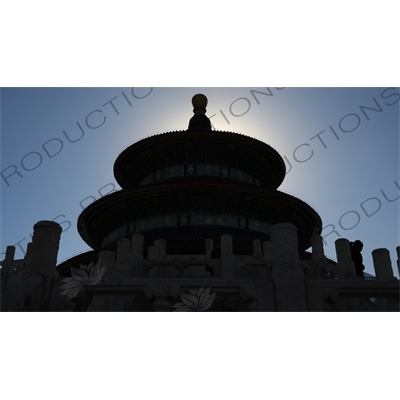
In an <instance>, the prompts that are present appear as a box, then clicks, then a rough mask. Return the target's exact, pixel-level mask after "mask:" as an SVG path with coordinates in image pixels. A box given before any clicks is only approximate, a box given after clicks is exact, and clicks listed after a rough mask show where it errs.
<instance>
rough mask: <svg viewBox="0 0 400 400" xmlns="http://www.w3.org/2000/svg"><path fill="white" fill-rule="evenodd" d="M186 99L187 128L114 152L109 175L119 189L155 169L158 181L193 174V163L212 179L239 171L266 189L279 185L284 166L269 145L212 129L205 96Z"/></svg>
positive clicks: (146, 178) (150, 177) (151, 177)
mask: <svg viewBox="0 0 400 400" xmlns="http://www.w3.org/2000/svg"><path fill="white" fill-rule="evenodd" d="M192 103H193V112H194V116H193V117H192V118H191V119H190V122H189V127H188V129H187V130H185V131H174V132H167V133H163V134H158V135H154V136H150V137H148V138H146V139H142V140H140V141H138V142H136V143H134V144H133V145H131V146H129V147H128V148H126V149H125V150H124V151H123V152H122V153H121V154H120V155H119V156H118V158H117V159H116V161H115V164H114V175H115V179H116V180H117V182H118V183H119V185H120V186H121V187H122V188H123V189H131V188H133V187H136V186H138V185H143V184H146V182H149V183H152V182H156V181H157V180H156V175H157V174H158V175H157V176H160V175H161V180H163V181H164V180H170V181H172V180H181V179H185V180H187V179H192V178H194V177H196V179H198V176H199V174H198V173H197V172H195V173H191V172H190V173H189V172H188V170H193V168H194V169H195V170H196V168H197V166H201V168H203V169H204V168H206V169H207V167H208V169H210V168H211V169H213V170H214V172H213V173H212V174H211V175H212V179H213V180H218V181H226V180H227V179H235V178H232V175H233V174H234V173H236V171H239V172H238V173H239V175H240V174H245V175H246V176H250V177H251V180H252V182H255V183H256V184H258V185H261V186H264V187H267V188H270V189H276V188H278V187H279V185H280V184H281V183H282V181H283V179H284V178H285V173H286V167H285V163H284V161H283V159H282V157H281V156H280V155H279V153H278V152H277V151H276V150H275V149H273V148H272V147H271V146H269V145H268V144H266V143H264V142H262V141H260V140H258V139H254V138H252V137H250V136H246V135H242V134H238V133H234V132H226V131H213V130H212V129H211V123H210V120H209V118H208V117H207V116H206V115H205V113H206V106H207V98H206V97H205V96H204V95H201V94H198V95H196V96H194V97H193V99H192ZM170 168H173V169H174V168H175V169H177V170H179V171H180V172H179V173H178V174H176V173H171V172H169V171H167V169H170ZM199 168H200V167H199ZM215 171H218V172H215ZM226 171H228V173H227V172H226ZM163 172H164V173H163ZM200 175H201V174H200ZM246 179H247V178H246Z"/></svg>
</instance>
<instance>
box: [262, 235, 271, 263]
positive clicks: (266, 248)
mask: <svg viewBox="0 0 400 400" xmlns="http://www.w3.org/2000/svg"><path fill="white" fill-rule="evenodd" d="M263 256H264V259H266V260H268V261H272V251H271V242H269V241H268V240H265V241H264V242H263Z"/></svg>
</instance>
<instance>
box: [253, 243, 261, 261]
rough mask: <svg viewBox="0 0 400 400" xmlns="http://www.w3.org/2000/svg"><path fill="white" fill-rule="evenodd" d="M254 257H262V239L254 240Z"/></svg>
mask: <svg viewBox="0 0 400 400" xmlns="http://www.w3.org/2000/svg"><path fill="white" fill-rule="evenodd" d="M253 257H256V258H261V257H262V251H261V240H260V239H254V240H253Z"/></svg>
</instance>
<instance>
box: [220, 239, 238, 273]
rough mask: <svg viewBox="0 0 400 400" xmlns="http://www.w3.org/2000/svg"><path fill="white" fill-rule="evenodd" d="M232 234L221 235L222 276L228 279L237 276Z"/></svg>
mask: <svg viewBox="0 0 400 400" xmlns="http://www.w3.org/2000/svg"><path fill="white" fill-rule="evenodd" d="M232 251H233V244H232V236H231V235H222V236H221V277H222V278H226V279H233V278H234V276H235V262H234V255H233V253H232Z"/></svg>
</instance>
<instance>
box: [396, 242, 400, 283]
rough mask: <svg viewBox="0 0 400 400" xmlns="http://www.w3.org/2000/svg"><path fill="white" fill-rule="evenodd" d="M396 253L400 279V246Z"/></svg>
mask: <svg viewBox="0 0 400 400" xmlns="http://www.w3.org/2000/svg"><path fill="white" fill-rule="evenodd" d="M396 252H397V269H398V271H399V277H400V246H397V247H396Z"/></svg>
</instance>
